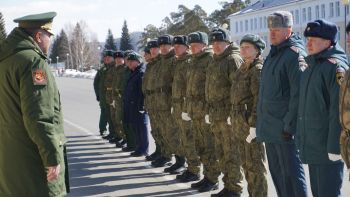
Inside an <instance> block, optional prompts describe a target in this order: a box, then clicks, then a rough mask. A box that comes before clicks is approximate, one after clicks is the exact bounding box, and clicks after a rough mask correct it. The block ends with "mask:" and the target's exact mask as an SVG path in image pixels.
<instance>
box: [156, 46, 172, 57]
mask: <svg viewBox="0 0 350 197" xmlns="http://www.w3.org/2000/svg"><path fill="white" fill-rule="evenodd" d="M172 48H173V46H171V45H170V44H162V45H160V46H159V49H160V54H162V55H166V54H168V53H169V52H170V51H171V49H172Z"/></svg>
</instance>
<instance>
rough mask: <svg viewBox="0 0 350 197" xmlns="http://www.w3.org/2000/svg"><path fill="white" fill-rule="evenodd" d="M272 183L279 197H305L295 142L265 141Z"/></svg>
mask: <svg viewBox="0 0 350 197" xmlns="http://www.w3.org/2000/svg"><path fill="white" fill-rule="evenodd" d="M265 146H266V155H267V160H268V163H269V169H270V173H271V176H272V180H273V183H274V185H275V188H276V192H277V195H278V196H279V197H306V196H307V188H306V181H305V173H304V169H303V166H302V164H301V161H300V159H299V154H298V152H297V151H296V148H295V144H276V143H265Z"/></svg>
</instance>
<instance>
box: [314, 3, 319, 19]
mask: <svg viewBox="0 0 350 197" xmlns="http://www.w3.org/2000/svg"><path fill="white" fill-rule="evenodd" d="M315 17H316V19H319V18H320V6H319V5H316V7H315Z"/></svg>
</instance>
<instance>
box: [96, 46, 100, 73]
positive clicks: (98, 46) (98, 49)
mask: <svg viewBox="0 0 350 197" xmlns="http://www.w3.org/2000/svg"><path fill="white" fill-rule="evenodd" d="M97 49H98V55H97V57H98V69H100V67H101V64H100V60H101V47H100V46H98V47H97Z"/></svg>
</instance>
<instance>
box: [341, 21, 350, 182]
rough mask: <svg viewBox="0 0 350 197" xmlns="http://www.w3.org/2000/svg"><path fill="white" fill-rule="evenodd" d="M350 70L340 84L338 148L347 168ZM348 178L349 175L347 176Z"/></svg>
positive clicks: (349, 162) (349, 39)
mask: <svg viewBox="0 0 350 197" xmlns="http://www.w3.org/2000/svg"><path fill="white" fill-rule="evenodd" d="M349 32H350V23H348V25H347V26H346V33H347V34H348V35H347V36H348V37H347V46H348V51H349V52H350V34H349ZM349 94H350V71H349V70H347V71H346V74H345V78H344V81H343V82H342V83H341V85H340V98H339V99H340V101H339V102H340V103H339V105H340V108H339V109H340V110H339V112H340V123H341V127H342V131H341V135H340V150H341V155H342V157H343V160H344V162H345V164H346V167H347V169H348V170H349V169H350V96H349ZM349 180H350V177H349Z"/></svg>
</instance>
